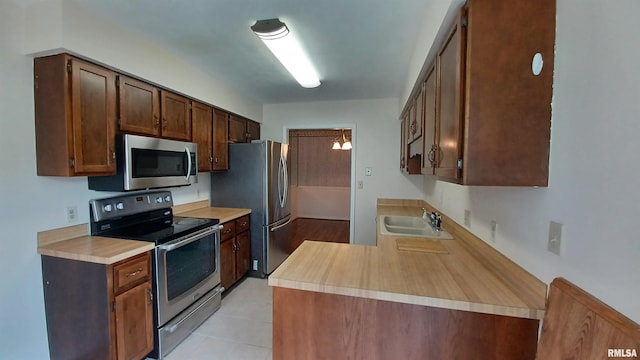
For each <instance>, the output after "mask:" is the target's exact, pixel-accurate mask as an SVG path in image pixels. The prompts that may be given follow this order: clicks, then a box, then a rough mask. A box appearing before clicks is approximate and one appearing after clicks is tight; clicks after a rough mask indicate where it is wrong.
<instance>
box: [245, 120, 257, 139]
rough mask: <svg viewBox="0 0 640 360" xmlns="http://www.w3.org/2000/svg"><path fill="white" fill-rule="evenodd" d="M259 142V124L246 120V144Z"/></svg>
mask: <svg viewBox="0 0 640 360" xmlns="http://www.w3.org/2000/svg"><path fill="white" fill-rule="evenodd" d="M251 140H260V123H258V122H255V121H251V120H247V142H251Z"/></svg>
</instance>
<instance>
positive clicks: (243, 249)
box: [236, 231, 251, 279]
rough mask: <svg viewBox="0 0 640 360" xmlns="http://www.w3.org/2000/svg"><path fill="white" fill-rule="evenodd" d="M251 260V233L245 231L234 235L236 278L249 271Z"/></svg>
mask: <svg viewBox="0 0 640 360" xmlns="http://www.w3.org/2000/svg"><path fill="white" fill-rule="evenodd" d="M250 261H251V235H250V231H245V232H243V233H240V234H238V235H237V236H236V279H240V278H241V277H243V276H244V274H246V273H247V271H249V262H250Z"/></svg>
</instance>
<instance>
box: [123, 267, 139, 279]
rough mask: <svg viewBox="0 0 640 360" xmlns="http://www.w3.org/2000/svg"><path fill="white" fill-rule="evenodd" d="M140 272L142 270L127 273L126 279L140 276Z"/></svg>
mask: <svg viewBox="0 0 640 360" xmlns="http://www.w3.org/2000/svg"><path fill="white" fill-rule="evenodd" d="M141 272H142V268H138V270H136V271H134V272H131V273H128V274H127V275H126V277H132V276H136V275H138V274H140V273H141Z"/></svg>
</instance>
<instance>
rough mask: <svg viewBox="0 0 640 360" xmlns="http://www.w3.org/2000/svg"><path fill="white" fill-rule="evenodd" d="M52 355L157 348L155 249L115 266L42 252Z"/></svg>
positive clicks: (95, 355)
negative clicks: (153, 283) (152, 263)
mask: <svg viewBox="0 0 640 360" xmlns="http://www.w3.org/2000/svg"><path fill="white" fill-rule="evenodd" d="M42 275H43V287H44V297H45V313H46V318H47V332H48V336H49V352H50V356H51V359H80V358H82V359H89V358H90V359H118V360H121V359H141V358H144V357H145V356H146V355H147V354H148V353H149V352H151V351H152V350H153V330H154V326H153V305H152V302H153V298H152V287H151V252H146V253H143V254H141V255H138V256H134V257H132V258H129V259H125V260H122V261H120V262H117V263H115V264H99V263H92V262H85V261H81V260H71V259H64V258H57V257H51V256H42Z"/></svg>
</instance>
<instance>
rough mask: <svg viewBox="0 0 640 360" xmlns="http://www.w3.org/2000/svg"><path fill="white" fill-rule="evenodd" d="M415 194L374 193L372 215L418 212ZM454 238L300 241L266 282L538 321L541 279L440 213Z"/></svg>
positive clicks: (542, 297)
mask: <svg viewBox="0 0 640 360" xmlns="http://www.w3.org/2000/svg"><path fill="white" fill-rule="evenodd" d="M423 207H426V208H427V209H428V210H429V211H433V210H434V209H433V208H432V207H430V206H429V205H428V204H426V203H424V202H423V201H418V200H393V199H379V200H378V208H377V211H378V216H380V215H410V216H420V215H421V213H422V211H421V209H422V208H423ZM442 227H443V228H444V229H445V230H447V231H448V232H450V233H451V234H452V235H453V236H454V237H455V239H453V240H441V241H440V243H441V244H442V245H443V246H444V248H446V251H445V252H443V251H437V252H424V251H401V250H398V245H397V243H396V240H397V239H398V238H402V239H415V238H406V237H398V236H383V235H381V233H380V231H379V230H378V233H377V236H378V243H377V246H365V245H350V244H338V243H325V242H317V241H305V242H304V243H303V244H302V245H301V246H300V247H298V249H296V251H294V253H293V254H291V255H290V256H289V258H288V259H287V260H285V262H284V263H283V264H282V265H280V267H278V268H277V269H276V270H275V271H274V272H273V273H272V274H271V276H270V277H269V285H271V286H278V287H285V288H291V289H299V290H308V291H316V292H323V293H332V294H338V295H347V296H356V297H363V298H370V299H376V300H385V301H393V302H400V303H407V304H415V305H424V306H432V307H438V308H447V309H454V310H463V311H473V312H478V313H485V314H494V315H505V316H512V317H520V318H529V319H538V320H541V319H542V318H543V316H544V309H545V297H546V285H545V284H544V283H543V282H541V281H540V280H538V279H537V278H535V277H534V276H532V275H531V274H529V273H528V272H526V271H525V270H524V269H522V268H521V267H519V266H518V265H517V264H515V263H513V262H512V261H511V260H509V259H508V258H506V257H505V256H503V255H502V254H500V253H499V252H498V251H496V250H494V249H493V248H492V247H490V246H489V245H488V244H486V243H485V242H483V241H482V240H480V239H478V238H477V237H475V236H474V235H473V234H471V233H469V232H468V231H467V230H466V229H464V228H462V227H461V226H459V225H458V224H456V223H455V222H453V221H451V220H450V219H449V218H447V217H446V216H444V215H443V225H442Z"/></svg>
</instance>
